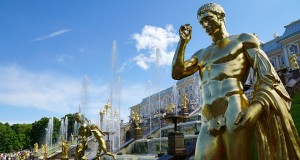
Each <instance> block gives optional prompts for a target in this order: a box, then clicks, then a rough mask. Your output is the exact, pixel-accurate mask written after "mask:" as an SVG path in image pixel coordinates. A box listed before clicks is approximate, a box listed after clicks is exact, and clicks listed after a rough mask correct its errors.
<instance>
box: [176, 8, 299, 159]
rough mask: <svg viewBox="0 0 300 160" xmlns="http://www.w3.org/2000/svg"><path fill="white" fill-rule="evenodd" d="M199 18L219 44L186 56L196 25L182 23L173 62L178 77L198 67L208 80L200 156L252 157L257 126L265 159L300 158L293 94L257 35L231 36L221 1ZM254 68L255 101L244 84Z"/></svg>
mask: <svg viewBox="0 0 300 160" xmlns="http://www.w3.org/2000/svg"><path fill="white" fill-rule="evenodd" d="M197 18H198V21H199V23H200V24H201V25H202V27H203V29H204V30H205V31H206V33H207V34H208V35H209V36H210V37H211V39H212V42H213V43H212V44H211V45H210V46H208V47H206V48H203V49H200V50H199V51H197V52H196V53H195V54H194V55H193V56H192V57H191V58H190V59H188V60H186V61H184V53H185V49H186V46H187V43H188V42H189V41H190V39H191V37H192V27H191V26H190V25H189V24H186V25H183V26H181V27H180V41H179V43H178V46H177V50H176V52H175V55H174V58H173V65H172V77H173V78H174V79H177V80H179V79H182V78H184V77H187V76H190V75H192V74H194V73H195V72H197V71H198V72H199V75H200V78H201V80H202V86H201V88H202V90H203V92H202V93H203V106H202V117H203V118H202V125H201V129H200V133H199V135H198V140H197V144H196V151H195V158H194V159H197V160H212V159H214V160H215V159H230V160H231V159H233V160H236V159H243V160H247V159H251V142H250V141H251V138H250V135H251V129H254V130H255V135H256V136H255V137H256V143H257V150H258V157H259V159H278V160H281V159H299V158H300V149H299V148H300V147H299V145H300V140H299V137H298V134H297V131H296V129H295V126H294V123H293V120H292V117H291V115H290V113H289V109H290V102H291V99H290V97H289V95H288V93H287V92H286V90H285V88H284V86H283V85H282V83H281V81H280V79H279V77H278V75H277V74H276V71H275V69H274V68H273V67H272V65H271V63H270V62H269V60H268V57H267V56H266V54H265V53H264V52H263V51H262V50H261V49H260V43H259V40H258V39H257V37H256V36H255V35H253V34H247V33H242V34H239V35H229V34H228V33H227V31H226V28H225V12H224V9H223V8H222V7H221V6H220V5H218V4H215V3H208V4H204V5H203V6H201V7H200V8H199V10H198V13H197ZM251 67H252V68H253V70H254V75H255V76H256V77H255V78H256V79H255V82H254V91H253V99H252V100H251V101H250V102H249V100H248V99H247V97H246V96H245V94H244V90H243V84H244V83H245V81H246V79H247V77H248V74H249V70H250V68H251ZM251 126H253V128H252V127H251Z"/></svg>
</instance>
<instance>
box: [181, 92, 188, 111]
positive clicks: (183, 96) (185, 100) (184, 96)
mask: <svg viewBox="0 0 300 160" xmlns="http://www.w3.org/2000/svg"><path fill="white" fill-rule="evenodd" d="M187 103H188V99H187V98H186V95H185V94H184V93H182V108H186V106H187Z"/></svg>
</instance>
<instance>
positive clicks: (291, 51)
mask: <svg viewBox="0 0 300 160" xmlns="http://www.w3.org/2000/svg"><path fill="white" fill-rule="evenodd" d="M290 53H298V46H297V45H295V44H292V45H291V46H290Z"/></svg>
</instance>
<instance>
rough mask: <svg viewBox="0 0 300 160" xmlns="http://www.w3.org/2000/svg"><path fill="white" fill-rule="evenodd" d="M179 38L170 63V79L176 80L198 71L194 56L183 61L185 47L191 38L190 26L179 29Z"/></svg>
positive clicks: (196, 60) (186, 25)
mask: <svg viewBox="0 0 300 160" xmlns="http://www.w3.org/2000/svg"><path fill="white" fill-rule="evenodd" d="M179 36H180V41H179V43H178V46H177V49H176V52H175V55H174V58H173V63H172V78H173V79H176V80H179V79H182V78H184V77H187V76H189V75H192V74H193V73H195V72H196V71H197V70H198V68H197V62H198V59H197V57H196V56H193V57H192V58H190V59H189V60H187V61H184V53H185V49H186V45H187V43H188V42H189V41H190V40H191V38H192V26H190V24H185V25H182V26H181V27H180V29H179Z"/></svg>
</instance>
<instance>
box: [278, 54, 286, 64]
mask: <svg viewBox="0 0 300 160" xmlns="http://www.w3.org/2000/svg"><path fill="white" fill-rule="evenodd" d="M279 59H280V65H281V66H284V65H285V64H284V57H283V56H280V57H279Z"/></svg>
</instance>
